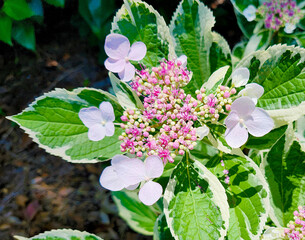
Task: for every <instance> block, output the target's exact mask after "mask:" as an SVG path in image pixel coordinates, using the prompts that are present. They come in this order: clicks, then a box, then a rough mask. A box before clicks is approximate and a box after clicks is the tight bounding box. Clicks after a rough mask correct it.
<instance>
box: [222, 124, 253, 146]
mask: <svg viewBox="0 0 305 240" xmlns="http://www.w3.org/2000/svg"><path fill="white" fill-rule="evenodd" d="M225 139H226V142H227V143H228V145H229V146H230V147H232V148H239V147H240V146H242V145H244V144H245V143H246V142H247V140H248V131H247V129H246V128H245V127H244V126H243V125H242V124H241V123H238V124H236V125H235V126H234V127H233V128H227V130H226V132H225Z"/></svg>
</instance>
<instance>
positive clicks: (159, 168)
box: [145, 155, 164, 178]
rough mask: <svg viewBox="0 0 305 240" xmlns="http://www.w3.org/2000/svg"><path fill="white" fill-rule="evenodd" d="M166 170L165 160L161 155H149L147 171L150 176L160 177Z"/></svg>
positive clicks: (146, 164) (147, 175) (146, 161)
mask: <svg viewBox="0 0 305 240" xmlns="http://www.w3.org/2000/svg"><path fill="white" fill-rule="evenodd" d="M163 170H164V166H163V162H162V160H161V158H160V157H159V156H156V155H153V156H149V157H148V158H146V160H145V172H146V177H148V178H158V177H160V176H161V175H162V173H163Z"/></svg>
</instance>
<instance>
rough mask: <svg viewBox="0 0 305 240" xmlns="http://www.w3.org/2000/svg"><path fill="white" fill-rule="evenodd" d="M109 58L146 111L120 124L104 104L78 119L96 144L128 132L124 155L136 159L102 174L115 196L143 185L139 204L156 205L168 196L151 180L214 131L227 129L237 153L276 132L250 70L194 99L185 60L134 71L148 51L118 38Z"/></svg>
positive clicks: (131, 112)
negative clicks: (220, 127)
mask: <svg viewBox="0 0 305 240" xmlns="http://www.w3.org/2000/svg"><path fill="white" fill-rule="evenodd" d="M105 51H106V53H107V54H108V56H109V58H108V59H107V60H106V61H105V66H106V68H107V69H108V70H110V71H112V72H115V73H118V75H119V77H120V78H121V80H123V81H128V80H130V81H129V84H130V86H131V88H132V89H133V91H134V92H135V93H136V95H138V96H139V98H140V99H141V100H142V102H143V106H144V108H143V109H125V111H124V113H123V115H122V116H121V117H120V120H121V121H120V123H113V122H114V121H115V117H114V113H113V108H112V106H111V104H110V103H109V102H103V103H101V105H100V107H99V108H96V107H91V108H84V109H81V111H80V113H79V117H80V119H81V120H82V121H83V123H84V124H85V125H86V126H87V127H88V128H89V130H88V138H89V139H90V140H92V141H99V140H101V139H103V138H104V137H107V136H110V135H113V134H114V124H117V125H120V127H121V128H122V129H123V133H122V134H121V135H120V136H119V140H121V151H122V153H125V154H129V156H130V158H129V157H127V156H124V155H117V156H115V157H113V159H112V161H111V166H110V167H107V168H106V169H105V170H104V171H103V173H102V175H101V178H100V183H101V185H102V186H103V187H105V188H107V189H109V190H112V191H119V190H122V189H127V190H134V189H136V188H137V187H138V186H139V185H140V190H139V199H140V200H141V201H142V202H143V203H144V204H146V205H152V204H154V203H155V202H156V201H157V200H158V199H159V198H160V197H161V195H162V192H163V190H162V187H161V185H160V184H159V183H156V182H154V181H153V179H155V178H159V177H160V176H161V175H162V173H163V167H164V165H165V164H167V163H168V162H171V163H173V162H174V161H175V159H176V156H178V155H180V156H183V155H184V154H185V153H186V152H188V151H190V150H193V149H194V147H195V146H196V144H197V141H200V140H201V139H203V138H204V137H206V136H207V135H208V134H209V132H210V127H211V126H213V125H223V126H226V128H227V130H226V132H225V139H226V141H227V144H228V145H229V146H230V147H232V148H238V147H241V146H242V145H243V144H245V143H246V141H247V139H248V134H251V135H253V136H257V137H260V136H263V135H265V134H267V133H268V132H269V131H271V129H272V128H273V120H272V119H271V118H270V117H269V115H268V114H267V112H266V111H264V110H263V109H261V108H258V107H256V106H255V105H256V103H257V101H258V99H259V98H260V97H261V96H262V95H263V92H264V89H263V87H262V86H260V85H258V84H256V83H250V84H247V83H248V81H249V77H250V72H249V70H248V69H247V68H238V69H235V70H234V71H233V73H232V77H231V78H232V82H231V85H229V86H226V85H222V84H219V85H218V86H214V87H213V89H211V87H209V85H207V84H205V85H203V86H202V87H201V88H200V89H198V90H196V91H195V93H194V94H193V95H191V94H187V93H186V92H185V90H184V89H183V87H185V86H186V85H187V84H188V83H189V82H190V80H191V78H192V73H191V72H190V71H189V70H188V69H187V56H185V55H182V56H180V57H179V58H174V59H169V60H167V59H163V60H162V61H161V62H160V64H159V65H158V66H155V67H152V68H146V67H145V66H143V65H141V66H142V69H141V70H136V69H135V67H134V66H133V65H132V63H131V62H130V60H133V61H140V60H142V59H143V58H144V57H145V54H143V53H146V46H145V44H144V43H142V42H136V43H133V44H132V46H131V47H130V43H129V40H128V39H127V38H126V37H125V36H122V35H120V34H110V35H108V36H107V38H106V43H105ZM212 80H213V79H212ZM237 89H239V90H240V91H239V92H237ZM116 120H117V121H118V120H119V119H116ZM144 159H145V160H144ZM224 171H225V172H224V173H225V175H226V180H225V183H227V184H229V180H230V178H229V175H228V174H229V172H228V170H226V169H224Z"/></svg>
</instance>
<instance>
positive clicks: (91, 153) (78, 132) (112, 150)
mask: <svg viewBox="0 0 305 240" xmlns="http://www.w3.org/2000/svg"><path fill="white" fill-rule="evenodd" d="M103 101H108V102H110V103H111V104H112V106H113V108H114V112H115V119H116V120H115V122H121V120H120V117H121V116H122V114H123V109H122V107H121V106H120V105H119V103H118V102H117V99H116V98H115V97H114V96H112V95H110V94H109V93H107V92H104V91H101V90H96V89H90V88H78V89H75V90H74V91H72V92H70V91H66V90H64V89H56V90H55V91H52V92H49V93H46V94H44V95H43V96H41V97H39V98H38V99H36V100H35V101H34V102H33V103H32V104H31V105H30V106H29V107H28V108H27V109H25V110H24V111H23V112H22V113H20V114H18V115H15V116H12V117H9V119H10V120H12V121H14V122H16V123H18V124H19V125H20V127H21V128H22V129H24V130H25V132H26V133H28V134H29V135H30V137H31V138H33V140H34V142H36V143H38V144H39V146H40V147H41V148H43V149H45V150H46V151H47V152H49V153H51V154H53V155H56V156H60V157H62V158H63V159H64V160H67V161H69V162H75V163H85V162H87V163H94V162H98V161H101V160H107V159H110V158H112V157H113V156H114V155H116V154H120V153H121V152H120V141H119V140H118V137H119V135H120V134H121V133H122V129H121V128H119V127H116V128H115V133H114V135H113V136H111V137H105V138H104V139H102V140H101V141H97V142H95V141H90V140H89V139H88V128H87V127H86V126H85V125H84V124H83V123H82V121H81V120H80V119H79V117H78V113H79V111H80V109H82V108H86V107H90V106H96V107H98V106H99V105H100V103H101V102H103Z"/></svg>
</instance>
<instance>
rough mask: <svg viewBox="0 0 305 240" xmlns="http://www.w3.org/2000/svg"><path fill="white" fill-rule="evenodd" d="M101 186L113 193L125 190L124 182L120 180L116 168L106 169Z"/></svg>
mask: <svg viewBox="0 0 305 240" xmlns="http://www.w3.org/2000/svg"><path fill="white" fill-rule="evenodd" d="M100 184H101V185H102V187H103V188H106V189H109V190H111V191H120V190H122V189H123V188H124V182H123V181H122V180H121V179H120V178H119V176H118V174H117V173H116V171H115V170H114V167H112V166H110V167H106V168H105V169H104V171H103V172H102V174H101V177H100Z"/></svg>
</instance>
